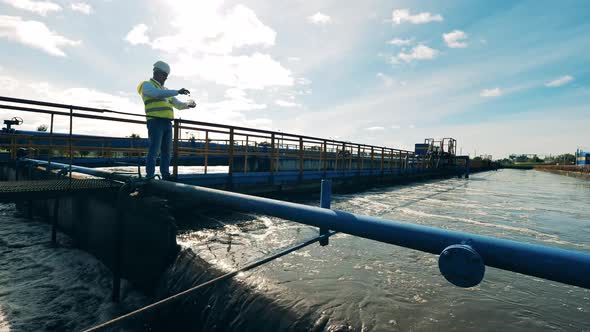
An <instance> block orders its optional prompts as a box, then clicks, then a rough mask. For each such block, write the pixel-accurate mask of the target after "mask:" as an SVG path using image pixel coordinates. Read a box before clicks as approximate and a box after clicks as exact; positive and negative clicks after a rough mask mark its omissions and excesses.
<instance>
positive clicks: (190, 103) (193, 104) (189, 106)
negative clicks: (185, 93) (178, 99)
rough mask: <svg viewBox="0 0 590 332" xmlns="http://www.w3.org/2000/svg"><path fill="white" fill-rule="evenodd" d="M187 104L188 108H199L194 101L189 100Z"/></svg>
mask: <svg viewBox="0 0 590 332" xmlns="http://www.w3.org/2000/svg"><path fill="white" fill-rule="evenodd" d="M187 104H188V108H195V107H197V103H196V102H195V101H194V100H189V101H188V103H187Z"/></svg>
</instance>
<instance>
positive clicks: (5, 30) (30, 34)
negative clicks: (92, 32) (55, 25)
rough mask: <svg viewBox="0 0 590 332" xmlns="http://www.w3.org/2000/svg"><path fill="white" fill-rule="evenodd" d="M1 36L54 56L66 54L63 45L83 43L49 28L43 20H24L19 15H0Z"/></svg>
mask: <svg viewBox="0 0 590 332" xmlns="http://www.w3.org/2000/svg"><path fill="white" fill-rule="evenodd" d="M0 38H5V39H8V40H12V41H15V42H18V43H21V44H24V45H27V46H30V47H34V48H37V49H40V50H43V51H45V52H47V53H49V54H51V55H54V56H66V54H65V53H64V51H63V50H62V49H61V48H62V47H63V46H76V45H79V44H80V43H81V42H80V41H73V40H70V39H68V38H66V37H64V36H61V35H59V34H57V33H56V32H53V31H51V30H49V28H47V26H46V25H45V24H43V23H41V22H38V21H23V20H22V19H21V18H20V17H18V16H2V15H0Z"/></svg>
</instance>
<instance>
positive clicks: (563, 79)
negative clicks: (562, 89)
mask: <svg viewBox="0 0 590 332" xmlns="http://www.w3.org/2000/svg"><path fill="white" fill-rule="evenodd" d="M573 80H574V78H573V77H572V76H570V75H565V76H562V77H560V78H558V79H555V80H553V81H551V82H547V83H545V86H546V87H551V88H554V87H558V86H562V85H565V84H568V83H569V82H571V81H573Z"/></svg>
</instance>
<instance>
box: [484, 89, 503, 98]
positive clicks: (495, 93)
mask: <svg viewBox="0 0 590 332" xmlns="http://www.w3.org/2000/svg"><path fill="white" fill-rule="evenodd" d="M479 95H480V96H482V97H499V96H501V95H502V90H500V88H493V89H483V90H481V92H480V93H479Z"/></svg>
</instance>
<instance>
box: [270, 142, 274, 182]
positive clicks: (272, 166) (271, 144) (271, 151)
mask: <svg viewBox="0 0 590 332" xmlns="http://www.w3.org/2000/svg"><path fill="white" fill-rule="evenodd" d="M269 164H270V182H271V184H274V183H275V134H274V133H272V134H270V163H269Z"/></svg>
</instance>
